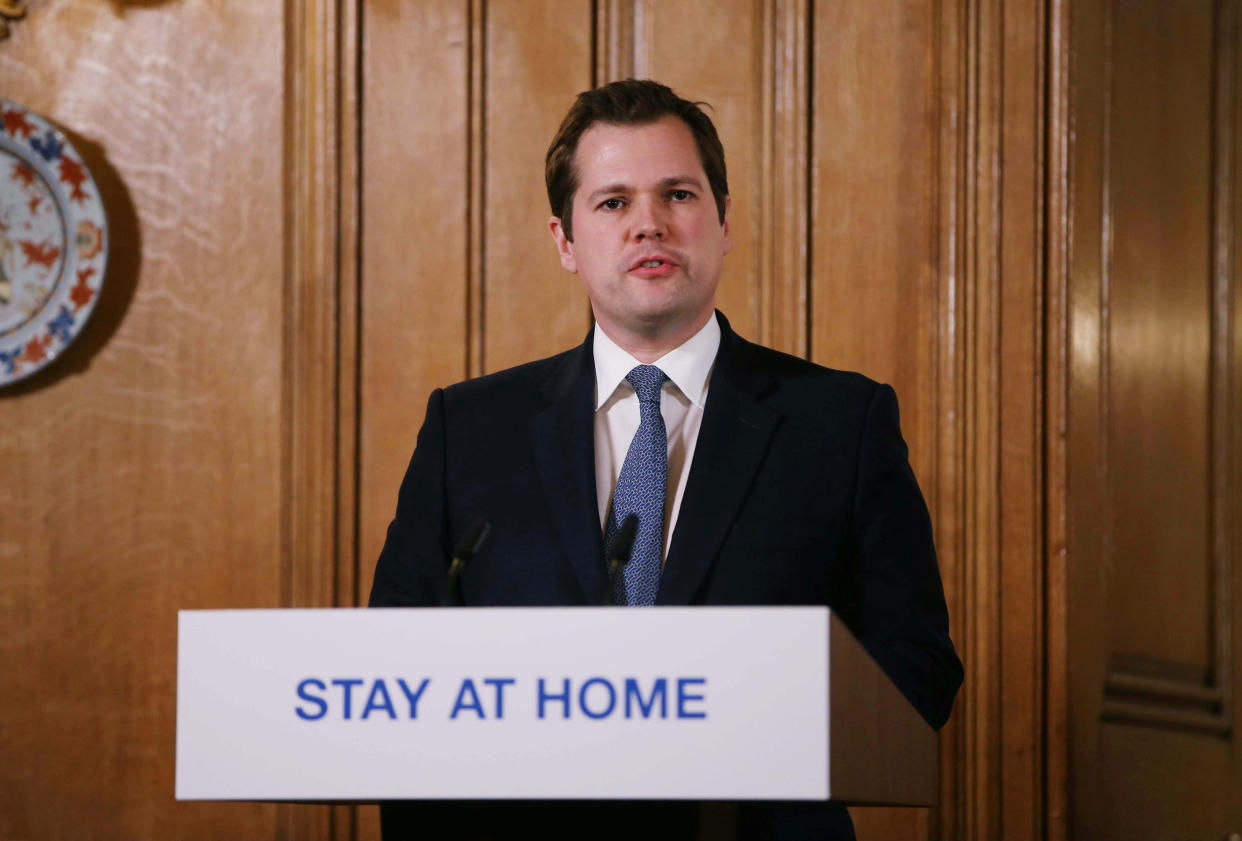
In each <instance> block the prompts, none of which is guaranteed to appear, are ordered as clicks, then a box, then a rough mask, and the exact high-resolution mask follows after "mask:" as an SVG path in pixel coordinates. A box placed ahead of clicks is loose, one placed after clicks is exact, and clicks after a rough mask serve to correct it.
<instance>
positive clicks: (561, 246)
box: [548, 216, 578, 274]
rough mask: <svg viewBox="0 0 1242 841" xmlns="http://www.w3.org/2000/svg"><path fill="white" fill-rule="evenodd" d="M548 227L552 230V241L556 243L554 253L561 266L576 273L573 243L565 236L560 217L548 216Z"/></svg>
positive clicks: (576, 265)
mask: <svg viewBox="0 0 1242 841" xmlns="http://www.w3.org/2000/svg"><path fill="white" fill-rule="evenodd" d="M548 229H549V230H551V231H552V241H553V242H555V243H556V253H557V255H558V256H559V257H560V258H561V267H562V268H564V269H565V271H567V272H572V273H573V274H577V273H578V264H577V263H576V262H575V261H574V244H573V243H572V242H570V240H569V238H568V237H567V236H565V226H564V225H562V224H561V217H559V216H553V217H552V218H550V219H549V220H548Z"/></svg>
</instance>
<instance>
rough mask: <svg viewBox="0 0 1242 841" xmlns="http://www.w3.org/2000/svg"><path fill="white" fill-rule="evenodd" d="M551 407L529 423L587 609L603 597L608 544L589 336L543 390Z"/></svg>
mask: <svg viewBox="0 0 1242 841" xmlns="http://www.w3.org/2000/svg"><path fill="white" fill-rule="evenodd" d="M544 393H545V394H546V396H547V397H548V400H549V405H548V408H547V409H545V410H544V411H542V412H540V413H539V414H537V415H535V416H534V417H533V418H532V419H531V422H530V430H531V436H532V438H533V441H534V447H535V463H536V464H538V465H539V475H540V478H541V479H542V482H543V490H544V493H545V495H546V498H547V502H548V508H549V510H550V511H551V512H552V521H553V522H554V523H555V524H556V530H557V533H558V535H559V537H560V540H561V545H562V546H563V548H564V550H565V553H566V555H567V556H568V558H569V565H570V567H572V569H573V572H574V577H575V578H576V579H577V581H578V584H579V585H580V586H581V587H582V593H583V600H584V602H585V603H586V604H595V603H596V602H597V600H598V599H599V597H600V596H601V595H602V594H603V592H604V579H605V570H604V545H603V535H602V534H601V532H600V527H599V508H598V505H597V503H596V498H595V496H596V494H595V427H594V408H595V406H594V402H595V366H594V361H593V357H592V351H591V335H590V334H588V335H587V341H586V343H585V344H583V345H582V346H581V347H579V348H577V350H576V351H571V352H570V353H569V354H567V355H566V357H565V361H564V362H563V363H562V365H561V366H560V367H559V368H558V369H557V370H556V371H555V372H553V374H552V376H550V377H549V378H548V381H547V382H546V383H545V385H544Z"/></svg>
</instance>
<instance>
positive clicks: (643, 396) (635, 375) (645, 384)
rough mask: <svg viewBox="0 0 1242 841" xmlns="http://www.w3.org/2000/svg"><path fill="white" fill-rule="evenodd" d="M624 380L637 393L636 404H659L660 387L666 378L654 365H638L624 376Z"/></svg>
mask: <svg viewBox="0 0 1242 841" xmlns="http://www.w3.org/2000/svg"><path fill="white" fill-rule="evenodd" d="M625 379H626V382H628V383H629V384H630V385H632V386H634V391H636V392H637V393H638V402H640V403H659V402H660V387H661V386H663V385H664V381H665V380H667V379H668V377H667V376H665V374H664V372H663V371H661V370H660V369H659V368H657V367H656V366H654V365H639V366H637V367H636V368H634V370H633V371H630V372H629V373H628V374H626V375H625Z"/></svg>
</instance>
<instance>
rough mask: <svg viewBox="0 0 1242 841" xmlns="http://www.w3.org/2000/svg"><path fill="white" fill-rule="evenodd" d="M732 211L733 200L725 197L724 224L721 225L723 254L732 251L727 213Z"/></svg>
mask: <svg viewBox="0 0 1242 841" xmlns="http://www.w3.org/2000/svg"><path fill="white" fill-rule="evenodd" d="M732 209H733V199H732V198H731V197H729V196H725V212H724V222H723V223H722V225H723V227H724V253H725V254H728V253H729V252H730V251H732V250H733V236H732V235H731V234H730V233H729V211H730V210H732Z"/></svg>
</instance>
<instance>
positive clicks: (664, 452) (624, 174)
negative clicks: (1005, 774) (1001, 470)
mask: <svg viewBox="0 0 1242 841" xmlns="http://www.w3.org/2000/svg"><path fill="white" fill-rule="evenodd" d="M546 178H547V185H548V197H549V201H550V203H551V207H552V213H553V216H552V219H551V221H550V227H551V231H552V237H553V240H554V241H555V244H556V248H557V252H558V254H559V255H560V260H561V265H562V266H563V267H564V268H565V269H566V270H568V271H570V272H573V273H575V274H577V275H578V276H579V278H580V279H581V280H582V283H583V285H584V286H585V287H586V292H587V296H588V297H589V298H590V301H591V307H592V310H593V312H594V315H595V322H596V323H595V328H594V329H593V330H592V332H591V333H590V334H589V335H588V337H587V340H586V342H585V343H584V344H583V345H581V346H580V347H578V348H575V349H573V350H570V351H568V352H566V353H562V354H560V355H558V356H554V357H552V358H550V359H545V360H542V361H539V362H533V363H530V364H527V365H523V366H519V367H517V368H513V369H510V370H508V371H502V372H500V373H496V374H492V375H489V376H486V377H481V378H479V379H476V380H473V381H469V382H465V383H460V384H458V385H455V386H451V387H450V388H447V389H444V390H436V391H435V392H433V393H432V395H431V398H430V400H429V402H428V407H427V416H426V420H425V422H424V425H423V428H422V430H421V431H420V433H419V437H418V446H417V448H416V450H415V453H414V457H413V459H412V461H411V463H410V468H409V471H408V473H407V475H406V478H405V481H404V482H403V484H402V487H401V492H400V495H399V499H398V505H397V515H396V518H395V519H394V520H393V523H392V525H391V526H390V528H389V532H388V540H387V542H386V544H385V546H384V549H383V552H382V553H381V555H380V559H379V562H378V564H377V566H376V571H375V585H374V588H373V590H372V592H371V604H372V605H373V606H401V605H432V604H437V603H439V599H440V594H441V593H442V591H443V588H444V586H445V571H446V566H447V559H448V557H449V555H450V553H451V547H453V546H454V545H455V542H456V541H458V540H459V539H460V538H461V536H462V535H463V534H464V533H465V532H466V531H467V530H468V529H469V528H470V527H471V525H472V524H473V523H475V522H476V521H478V520H479V519H485V520H487V521H488V522H490V523H491V526H492V529H491V536H490V537H489V539H488V542H487V544H486V545H485V546H484V548H483V549H482V550H481V551H480V552H479V554H478V555H477V556H476V557H475V558H474V559H473V560H472V561H471V563H470V564H469V566H468V567H467V568H466V569H465V572H464V573H463V575H462V577H461V590H462V596H463V599H464V601H465V603H466V604H471V605H567V604H569V605H589V604H598V603H600V601H601V600H602V599H605V598H606V599H607V600H609V601H611V602H612V603H613V604H627V605H646V604H681V605H686V604H827V605H829V606H831V607H832V608H833V609H834V610H836V611H837V612H838V614H839V615H840V616H841V617H842V618H843V619H844V620H845V621H846V622H847V624H848V625H849V626H850V627H851V628H852V629H853V631H854V632H855V633H856V634H857V635H858V636H859V638H860V639H862V641H863V642H864V644H865V645H866V646H867V647H868V649H869V650H870V651H871V653H872V655H873V656H874V657H875V658H876V660H877V662H879V663H880V665H881V666H882V667H883V668H884V669H885V670H886V671H887V673H888V674H889V675H890V676H891V677H892V678H893V680H894V681H895V682H896V683H897V685H898V686H899V687H900V688H901V690H902V691H903V692H904V693H905V695H906V696H907V698H909V700H910V701H911V703H913V704H914V705H915V707H916V708H917V709H918V710H919V711H920V712H921V713H922V715H923V716H924V717H925V718H926V719H927V720H928V721H929V722H930V723H931V724H932V725H933V726H936V727H939V726H940V725H941V724H943V723H944V721H945V720H946V719H947V717H948V714H949V711H950V709H951V706H952V702H953V696H954V694H955V693H956V691H957V688H958V686H959V684H960V682H961V679H962V668H961V664H960V662H959V661H958V658H957V655H956V653H955V652H954V649H953V644H952V642H951V641H950V640H949V636H948V618H947V614H946V610H945V603H944V595H943V591H942V587H941V583H940V575H939V571H938V569H937V565H936V559H935V551H934V548H933V546H932V538H931V523H930V519H929V517H928V514H927V508H926V506H925V504H924V502H923V498H922V496H921V494H920V492H919V489H918V486H917V484H916V482H915V479H914V476H913V474H912V473H911V471H910V468H909V465H908V463H907V459H906V447H905V444H904V442H903V441H902V439H901V434H900V431H899V429H898V421H897V403H896V398H895V396H894V394H893V391H892V389H891V388H889V387H887V386H883V385H879V384H877V383H874V382H872V381H870V380H868V379H866V378H864V377H862V376H860V375H857V374H849V373H845V372H839V371H831V370H829V369H826V368H821V367H819V366H816V365H813V364H811V363H808V362H806V361H804V360H801V359H797V358H795V357H791V356H787V355H785V354H781V353H777V352H775V351H772V350H768V349H766V348H762V347H759V346H757V345H753V344H751V343H749V342H747V341H745V340H744V339H742V338H741V337H739V336H738V335H736V334H735V333H734V332H733V331H732V329H731V328H730V326H729V323H728V321H727V320H726V319H725V318H724V317H723V316H722V315H721V314H719V313H717V312H716V311H715V295H716V288H717V285H718V284H719V281H720V275H721V271H722V268H723V263H724V258H725V255H726V254H728V252H729V248H730V244H731V240H730V227H729V196H728V183H727V178H726V170H725V164H724V150H723V148H722V147H721V144H720V141H719V139H718V137H717V135H716V130H715V128H714V126H713V125H712V122H711V120H710V119H709V118H708V117H707V115H706V114H705V113H704V112H703V111H702V110H700V109H699V107H698V106H697V105H696V104H694V103H691V102H688V101H686V100H683V99H680V98H679V97H677V96H676V95H675V94H673V92H672V91H671V90H669V89H668V88H667V87H665V86H663V85H660V84H657V83H655V82H651V81H635V80H628V81H624V82H616V83H613V84H610V85H605V86H604V87H602V88H598V89H596V90H593V91H588V92H585V93H583V94H581V95H579V97H578V99H577V101H576V102H575V104H574V106H573V107H572V108H571V110H570V112H569V114H568V115H567V116H566V118H565V120H564V122H563V123H562V125H561V128H560V130H559V131H558V133H557V136H556V138H555V139H554V140H553V141H552V145H551V147H550V149H549V151H548V156H547V162H546ZM629 514H636V515H637V517H638V531H637V536H636V538H635V541H634V549H633V553H632V555H631V559H630V561H629V563H628V564H627V565H626V566H625V568H624V570H623V572H622V574H621V575H619V576H618V577H617V578H616V580H612V581H610V580H608V577H607V569H606V566H605V563H604V559H605V557H606V553H607V552H608V551H609V550H610V549H611V547H612V546H613V544H614V542H615V539H616V535H617V532H618V526H619V524H620V522H621V521H622V520H623V519H624V518H625V517H626V516H627V515H629ZM653 761H658V758H653ZM712 815H714V816H715V817H711V816H712ZM704 816H707V817H704ZM727 817H728V820H729V824H730V825H729V826H728V828H727V831H728V834H731V835H736V836H738V837H743V838H752V837H754V838H852V837H853V829H852V826H851V825H850V822H849V817H848V815H847V814H846V812H845V810H844V809H843V808H841V807H838V806H835V805H825V804H760V803H756V804H742V805H740V806H737V807H736V808H732V809H731V811H730V812H729V813H728V816H727ZM709 819H711V820H718V819H719V813H718V812H710V811H709V810H702V811H701V810H699V809H697V808H695V807H693V806H692V805H677V804H665V805H657V804H611V805H609V804H594V805H588V804H576V805H562V806H560V807H555V808H545V807H543V806H531V805H527V806H525V807H523V806H521V805H511V806H488V807H479V806H477V805H476V806H474V807H470V806H468V805H462V806H461V807H454V806H452V805H446V806H440V807H430V806H424V807H422V808H414V809H411V810H408V811H403V810H400V809H398V808H396V807H388V808H386V809H385V813H384V824H385V837H393V838H395V837H406V833H410V834H411V835H412V834H414V833H417V832H421V833H423V834H425V836H426V837H440V836H441V835H444V834H447V833H453V834H455V835H457V836H459V837H524V834H525V833H527V832H536V833H538V834H540V835H542V836H543V837H582V838H592V837H601V835H603V836H607V837H633V838H644V839H645V838H653V837H667V838H694V837H696V833H697V834H698V835H699V837H702V836H703V834H704V833H708V832H710V830H708V829H706V828H705V826H706V824H705V823H704V822H703V821H705V820H709ZM433 827H434V828H433Z"/></svg>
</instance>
